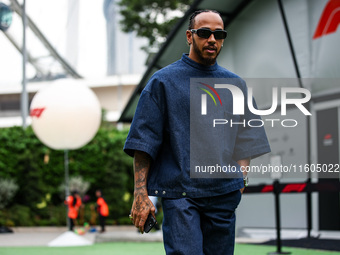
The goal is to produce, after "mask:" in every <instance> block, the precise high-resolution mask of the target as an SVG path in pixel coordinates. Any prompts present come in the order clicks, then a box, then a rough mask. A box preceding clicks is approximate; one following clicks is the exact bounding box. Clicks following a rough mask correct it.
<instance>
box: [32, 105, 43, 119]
mask: <svg viewBox="0 0 340 255" xmlns="http://www.w3.org/2000/svg"><path fill="white" fill-rule="evenodd" d="M44 110H45V107H42V108H35V109H32V110H31V112H30V116H31V117H37V118H39V117H40V115H41V114H42V113H43V111H44Z"/></svg>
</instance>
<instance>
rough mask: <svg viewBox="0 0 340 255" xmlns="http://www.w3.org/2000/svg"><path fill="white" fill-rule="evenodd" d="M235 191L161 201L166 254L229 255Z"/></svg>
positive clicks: (237, 198) (237, 196)
mask: <svg viewBox="0 0 340 255" xmlns="http://www.w3.org/2000/svg"><path fill="white" fill-rule="evenodd" d="M240 200H241V192H240V191H239V190H236V191H233V192H231V193H228V194H225V195H221V196H216V197H206V198H179V199H169V198H163V199H162V206H163V212H164V218H163V239H164V248H165V251H166V254H167V255H175V254H176V255H180V254H182V255H191V254H192V255H203V254H204V255H222V254H223V255H232V254H234V245H235V209H236V208H237V206H238V204H239V202H240Z"/></svg>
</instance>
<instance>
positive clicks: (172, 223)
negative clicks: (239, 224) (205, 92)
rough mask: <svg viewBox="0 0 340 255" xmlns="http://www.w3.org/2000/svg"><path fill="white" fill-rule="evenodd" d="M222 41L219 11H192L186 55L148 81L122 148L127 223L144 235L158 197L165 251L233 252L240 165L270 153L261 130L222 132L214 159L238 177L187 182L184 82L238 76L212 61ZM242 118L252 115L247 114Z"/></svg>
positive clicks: (187, 114)
mask: <svg viewBox="0 0 340 255" xmlns="http://www.w3.org/2000/svg"><path fill="white" fill-rule="evenodd" d="M226 36H227V32H226V31H225V30H224V24H223V20H222V18H221V16H220V14H219V13H218V12H216V11H212V10H201V11H196V12H195V13H193V14H192V16H191V17H190V22H189V28H188V30H187V31H186V38H187V42H188V44H189V46H190V51H189V54H183V56H182V58H181V59H180V60H178V61H176V62H175V63H173V64H171V65H169V66H167V67H165V68H163V69H161V70H159V71H158V72H156V73H155V74H154V75H153V76H152V77H151V79H150V80H149V82H148V84H147V85H146V87H145V88H144V90H143V92H142V94H141V97H140V100H139V103H138V106H137V109H136V113H135V116H134V119H133V122H132V125H131V129H130V132H129V135H128V137H127V140H126V143H125V146H124V151H125V152H126V153H128V154H129V155H130V156H133V157H134V171H135V191H134V201H133V205H132V209H131V215H130V218H131V219H132V221H133V223H134V225H135V226H136V227H137V228H139V229H140V231H141V232H142V233H143V231H144V224H145V221H146V219H147V217H148V215H149V214H150V213H151V214H153V215H154V213H155V207H154V206H153V204H152V202H151V201H150V200H149V197H148V196H160V197H162V206H163V213H164V219H163V237H164V247H165V250H166V254H185V255H188V254H194V255H203V254H205V255H208V254H211V255H218V254H223V255H226V254H233V251H234V241H235V209H236V207H237V206H238V204H239V202H240V199H241V193H242V192H243V189H244V180H246V172H245V171H243V175H244V176H243V177H244V178H242V171H241V167H244V168H245V167H247V166H248V165H249V163H250V159H251V158H254V157H257V156H260V155H262V154H264V153H267V152H269V151H270V148H269V145H268V141H267V138H266V135H265V132H264V129H263V127H262V128H261V127H257V128H256V129H254V128H250V127H242V126H237V125H236V126H234V127H231V128H230V129H228V130H229V131H230V134H229V135H228V137H231V139H228V140H226V141H224V140H223V142H222V143H224V146H225V150H223V151H222V150H221V151H218V154H219V155H213V157H214V158H216V159H222V161H223V162H222V163H223V164H225V165H228V164H229V165H232V166H234V167H235V169H236V170H237V172H238V173H239V174H240V175H239V176H238V178H204V179H199V178H190V164H191V163H192V162H190V161H191V159H190V130H191V127H190V79H191V78H216V79H218V78H235V79H240V78H239V77H238V76H237V75H236V74H234V73H232V72H230V71H228V70H226V69H224V68H222V67H221V66H219V65H218V64H217V62H216V58H217V56H218V55H219V53H220V51H221V48H222V46H223V42H224V39H225V38H226ZM241 89H242V90H245V89H246V87H245V86H244V87H242V88H241ZM226 99H227V100H229V99H230V98H226ZM228 105H229V104H227V106H225V107H229V106H228ZM225 111H226V112H232V109H229V108H228V109H227V108H226V109H225ZM242 118H244V119H247V118H251V119H254V118H257V119H258V118H259V117H258V116H255V115H251V113H249V111H248V113H247V114H245V115H244V116H243V117H242ZM229 131H228V132H229ZM220 139H221V140H222V139H223V137H220ZM202 146H204V145H202ZM227 161H228V162H227Z"/></svg>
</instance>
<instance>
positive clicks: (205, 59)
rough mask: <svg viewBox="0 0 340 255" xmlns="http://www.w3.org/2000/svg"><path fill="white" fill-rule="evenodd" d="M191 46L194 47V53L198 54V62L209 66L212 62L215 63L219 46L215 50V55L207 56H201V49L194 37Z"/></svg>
mask: <svg viewBox="0 0 340 255" xmlns="http://www.w3.org/2000/svg"><path fill="white" fill-rule="evenodd" d="M192 39H193V40H192V46H193V47H194V51H195V53H196V55H197V56H198V58H199V59H200V62H201V63H202V64H203V65H207V66H211V65H213V64H215V62H216V59H217V57H218V55H219V54H220V52H221V48H220V49H219V50H218V51H216V55H215V56H207V57H204V56H203V49H202V50H200V49H199V48H198V46H197V44H196V42H195V39H194V38H192Z"/></svg>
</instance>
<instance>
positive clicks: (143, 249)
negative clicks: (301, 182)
mask: <svg viewBox="0 0 340 255" xmlns="http://www.w3.org/2000/svg"><path fill="white" fill-rule="evenodd" d="M274 251H276V247H275V246H265V245H250V244H236V247H235V255H265V254H267V253H268V252H274ZM282 251H289V252H291V254H292V255H340V252H331V251H320V250H307V249H299V248H288V247H283V248H282ZM0 254H1V255H165V252H164V248H163V244H162V243H158V242H155V243H99V244H94V245H92V246H78V247H0Z"/></svg>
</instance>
